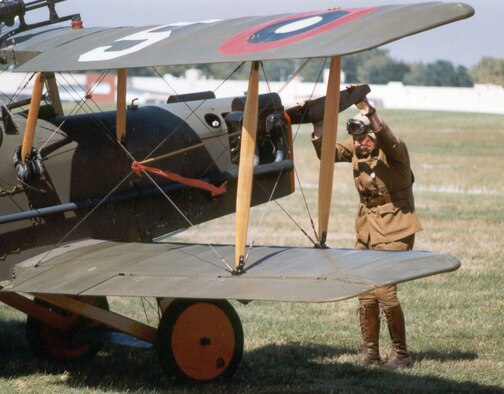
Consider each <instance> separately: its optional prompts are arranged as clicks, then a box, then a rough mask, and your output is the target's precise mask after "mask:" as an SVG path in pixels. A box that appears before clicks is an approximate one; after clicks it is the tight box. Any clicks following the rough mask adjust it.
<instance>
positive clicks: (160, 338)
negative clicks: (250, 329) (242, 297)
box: [156, 299, 243, 382]
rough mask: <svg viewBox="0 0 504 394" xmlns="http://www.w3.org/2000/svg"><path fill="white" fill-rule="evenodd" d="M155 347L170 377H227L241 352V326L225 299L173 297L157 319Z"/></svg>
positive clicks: (207, 379)
mask: <svg viewBox="0 0 504 394" xmlns="http://www.w3.org/2000/svg"><path fill="white" fill-rule="evenodd" d="M156 347H157V352H158V356H159V361H160V362H161V366H162V368H163V370H164V371H165V373H166V374H168V375H169V376H170V377H174V378H176V379H177V380H181V381H192V382H214V381H217V380H219V381H223V380H228V379H230V378H231V377H232V376H233V374H234V373H235V371H236V369H237V368H238V365H239V364H240V361H241V358H242V355H243V328H242V324H241V321H240V318H239V316H238V314H237V313H236V311H235V310H234V308H233V306H232V305H231V304H230V303H229V302H228V301H226V300H191V299H176V300H175V301H173V302H172V303H171V304H170V305H169V306H168V308H167V309H166V311H165V312H164V314H163V316H162V318H161V321H160V323H159V327H158V333H157V345H156Z"/></svg>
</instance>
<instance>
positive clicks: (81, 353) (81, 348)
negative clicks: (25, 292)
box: [26, 297, 109, 363]
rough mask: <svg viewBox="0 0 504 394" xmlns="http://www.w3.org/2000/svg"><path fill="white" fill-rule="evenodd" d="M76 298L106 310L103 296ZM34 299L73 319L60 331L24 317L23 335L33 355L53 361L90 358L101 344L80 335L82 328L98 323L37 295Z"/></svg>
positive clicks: (89, 328) (88, 327)
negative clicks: (67, 327)
mask: <svg viewBox="0 0 504 394" xmlns="http://www.w3.org/2000/svg"><path fill="white" fill-rule="evenodd" d="M77 298H78V299H79V300H80V301H83V302H87V303H88V304H91V305H94V306H98V307H99V308H101V309H105V310H107V311H108V310H109V305H108V302H107V298H106V297H77ZM34 301H35V302H36V303H37V304H39V305H43V306H45V307H46V308H47V309H49V310H51V311H53V312H58V313H60V314H62V315H64V316H66V317H67V318H70V319H73V323H72V324H71V325H70V328H69V329H67V330H66V331H62V330H58V329H57V328H54V327H52V326H50V325H48V324H47V323H44V322H42V321H40V320H37V319H36V318H34V317H32V316H30V315H28V317H27V319H26V338H27V341H28V345H29V346H30V349H31V351H32V353H33V355H34V356H35V357H37V358H39V359H41V360H47V361H50V362H56V363H61V362H79V361H84V360H88V359H91V358H92V357H94V356H95V355H96V353H98V352H99V351H100V349H101V348H102V347H103V343H101V342H89V341H87V340H86V339H85V338H82V334H83V333H84V332H85V331H90V330H93V329H94V328H96V327H98V323H96V322H94V321H92V320H89V319H86V318H84V317H80V316H77V315H75V314H73V313H71V312H68V311H65V310H63V309H61V308H58V307H55V306H53V305H51V304H49V303H47V302H45V301H42V300H40V299H38V298H35V299H34Z"/></svg>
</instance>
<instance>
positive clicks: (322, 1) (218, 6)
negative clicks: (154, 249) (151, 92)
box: [27, 0, 504, 67]
mask: <svg viewBox="0 0 504 394" xmlns="http://www.w3.org/2000/svg"><path fill="white" fill-rule="evenodd" d="M447 2H453V1H447ZM463 2H464V3H466V4H469V5H471V6H472V7H473V8H474V9H475V11H476V14H475V15H474V16H473V17H472V18H469V19H465V20H462V21H458V22H455V23H452V24H449V25H446V26H441V27H438V28H436V29H433V30H431V31H427V32H423V33H420V34H418V35H415V36H412V37H406V38H403V39H401V40H399V41H397V42H394V43H391V44H388V45H386V46H384V47H383V48H386V49H388V50H389V51H390V54H391V56H392V57H393V58H394V59H395V60H398V61H405V62H424V63H431V62H433V61H435V60H448V61H451V62H453V63H454V64H455V65H459V64H460V65H463V66H466V67H470V66H473V65H475V64H476V63H478V62H479V60H480V59H481V57H482V56H491V57H496V58H504V43H503V42H504V23H503V22H502V19H503V18H504V0H465V1H463ZM413 3H419V2H418V1H412V0H386V1H383V0H252V1H250V0H248V1H243V0H67V1H65V2H62V3H58V4H57V5H56V10H57V11H58V14H59V15H60V16H63V15H66V14H71V13H77V12H79V13H80V14H81V16H82V19H83V21H84V26H85V27H92V26H144V25H151V24H167V23H172V22H181V21H198V20H208V19H226V18H236V17H240V16H252V15H269V14H271V15H274V14H281V13H289V12H301V11H310V10H311V11H315V10H322V9H327V8H334V7H359V6H376V5H385V4H413ZM39 11H40V10H39ZM27 19H28V17H27Z"/></svg>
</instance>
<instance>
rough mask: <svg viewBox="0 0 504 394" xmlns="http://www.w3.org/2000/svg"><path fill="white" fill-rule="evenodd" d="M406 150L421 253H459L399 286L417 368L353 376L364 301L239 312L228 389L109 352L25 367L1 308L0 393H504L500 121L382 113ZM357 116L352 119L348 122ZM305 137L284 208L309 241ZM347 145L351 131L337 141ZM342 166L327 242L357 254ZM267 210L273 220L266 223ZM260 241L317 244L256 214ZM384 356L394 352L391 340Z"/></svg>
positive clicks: (123, 352) (149, 354)
mask: <svg viewBox="0 0 504 394" xmlns="http://www.w3.org/2000/svg"><path fill="white" fill-rule="evenodd" d="M381 113H382V115H383V117H384V119H385V120H386V121H387V122H388V123H389V124H390V125H391V127H392V128H393V129H394V130H395V131H396V132H397V134H399V135H400V136H401V137H403V138H404V139H405V140H406V142H407V144H408V146H409V148H410V154H411V157H412V162H413V171H414V172H415V177H416V182H415V185H414V190H415V199H416V204H417V211H418V213H419V216H420V218H421V220H422V223H423V226H424V228H425V230H424V231H423V232H421V233H419V234H418V235H417V242H416V249H419V250H432V251H436V252H443V253H450V254H454V255H456V256H458V257H459V258H460V259H461V260H462V262H463V265H462V268H461V269H459V270H458V271H456V272H455V273H449V274H442V275H438V276H434V277H430V278H425V279H420V280H417V281H413V282H408V283H405V284H402V285H400V286H399V295H400V298H401V301H402V304H403V308H404V310H405V315H406V321H407V335H408V345H409V348H410V350H411V352H412V355H413V357H414V359H415V361H416V363H415V365H414V366H413V367H412V368H410V369H407V370H401V371H396V372H386V371H383V370H381V369H379V368H362V367H359V366H357V365H356V361H357V359H358V354H359V352H360V346H361V345H360V343H361V342H360V332H359V329H358V320H357V315H356V305H357V301H356V300H355V299H354V300H347V301H343V302H339V303H327V304H296V303H271V302H252V303H250V304H248V305H242V304H239V303H237V302H234V303H233V305H234V306H235V307H236V309H237V311H238V313H239V315H240V317H241V319H242V323H243V327H244V332H245V353H244V356H243V360H242V363H241V365H240V367H239V369H238V371H237V373H236V374H235V376H234V377H233V379H232V380H231V381H230V382H227V383H223V384H219V385H206V386H179V385H175V384H174V383H173V382H172V381H171V380H169V379H167V378H166V377H164V376H163V373H162V371H161V368H160V367H159V365H158V362H157V357H156V353H155V352H154V351H151V350H141V349H131V348H124V347H118V346H112V345H107V346H105V347H104V349H103V350H102V351H101V352H100V353H99V354H98V356H97V357H96V358H95V359H93V360H92V362H89V363H87V364H84V365H80V366H73V367H72V366H52V365H49V364H45V363H40V362H38V361H35V360H33V359H32V358H31V355H30V352H29V349H28V347H27V344H26V341H25V338H24V316H23V315H21V314H20V313H18V312H16V311H13V310H12V309H10V308H8V307H6V306H3V305H2V306H0V335H1V337H0V338H1V343H0V346H1V348H0V392H11V393H17V392H19V393H21V392H23V393H30V392H33V393H41V392H47V393H49V392H50V393H96V392H99V393H102V392H103V393H104V392H212V393H228V392H239V393H257V392H265V393H270V392H282V393H307V392H310V393H314V392H323V393H330V392H335V393H336V392H338V393H340V392H343V393H369V392H371V393H372V392H377V393H378V392H413V393H427V392H429V393H431V392H453V393H455V392H457V393H458V392H466V393H473V392H485V393H487V392H495V393H498V392H504V323H503V321H502V316H503V315H504V296H503V294H504V286H503V283H504V269H503V268H502V265H503V264H504V204H503V201H504V181H503V176H502V165H503V163H504V162H503V159H502V142H503V141H504V117H503V116H496V115H484V114H458V113H444V112H428V111H407V112H406V111H382V112H381ZM349 115H350V112H346V113H344V114H343V116H342V120H341V123H343V120H344V119H346V117H348V116H349ZM309 132H310V131H309V130H308V129H307V128H304V129H301V130H299V132H298V133H297V135H296V141H295V146H296V152H295V155H296V157H295V159H296V163H297V171H298V174H299V178H300V179H301V186H302V189H303V193H301V192H300V188H299V187H298V190H297V192H296V193H295V194H294V195H292V196H289V197H287V198H285V199H283V200H281V201H280V203H281V204H282V206H283V207H284V208H285V209H286V210H287V211H288V212H289V213H290V214H291V215H292V217H293V218H294V219H295V220H296V222H297V223H298V224H299V225H300V226H301V227H303V228H304V229H305V230H307V231H308V232H309V231H310V221H309V218H308V215H307V212H306V209H305V203H304V200H303V198H302V194H304V196H305V198H306V201H307V205H308V207H309V209H310V213H311V215H312V216H313V217H314V218H316V201H317V194H316V182H317V178H318V175H317V168H318V160H317V159H316V156H315V154H314V153H313V150H312V147H311V144H310V142H309ZM339 137H341V138H343V137H344V133H343V132H341V134H340V136H339ZM352 182H353V181H352V175H351V170H350V168H349V167H348V165H345V164H338V165H337V166H336V170H335V184H334V197H333V205H332V215H331V226H330V232H329V240H328V244H329V245H330V246H332V247H352V246H353V221H354V215H355V209H356V205H357V195H356V192H355V190H354V189H353V185H352ZM264 209H266V214H265V215H264V220H262V223H260V222H261V219H260V218H261V217H262V216H263V213H264ZM233 232H234V217H233V216H230V217H226V218H223V219H220V220H218V221H214V222H212V223H207V224H205V225H202V226H200V227H199V230H198V231H194V230H190V231H188V232H186V233H184V234H182V235H180V236H179V237H178V238H177V239H179V240H190V241H198V242H233ZM249 235H250V238H251V240H252V239H254V242H255V244H291V245H303V246H307V245H309V241H308V240H307V239H306V237H305V236H304V235H303V234H302V233H301V232H300V231H299V229H298V228H297V226H296V225H294V224H293V223H292V222H291V220H290V219H288V218H286V216H285V215H283V214H282V213H281V212H280V210H279V209H278V208H277V207H276V205H275V204H274V203H273V204H270V205H268V206H267V207H264V206H261V207H256V208H254V209H253V214H252V221H251V228H250V231H249ZM110 302H111V305H112V307H113V308H114V309H118V310H123V311H125V312H126V313H128V314H129V315H132V316H135V317H136V318H138V319H141V320H144V321H146V319H147V318H148V321H149V322H150V323H151V324H154V325H155V324H156V319H157V316H156V313H155V311H153V310H152V308H149V307H148V306H147V307H146V310H147V317H146V316H145V314H144V305H143V304H142V303H141V301H140V300H135V299H116V298H114V299H111V300H110ZM381 339H382V340H381V350H382V353H383V354H386V352H387V351H388V349H389V345H390V342H389V339H388V335H387V333H386V332H385V329H384V330H383V332H382V335H381Z"/></svg>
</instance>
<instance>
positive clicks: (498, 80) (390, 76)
mask: <svg viewBox="0 0 504 394" xmlns="http://www.w3.org/2000/svg"><path fill="white" fill-rule="evenodd" d="M328 67H329V64H328V62H327V60H325V59H310V60H304V59H289V60H278V61H269V62H264V64H263V71H262V73H261V78H262V79H263V80H269V81H286V80H288V79H289V78H291V77H292V76H293V75H299V77H301V78H302V80H303V81H305V82H317V81H320V80H321V76H322V74H323V70H324V69H325V68H328ZM189 68H197V69H199V70H200V71H201V72H202V74H203V75H205V76H206V77H207V78H215V79H247V78H248V72H249V70H248V67H240V64H239V63H220V64H199V65H183V66H169V67H157V68H156V69H155V70H153V69H138V70H136V72H134V71H133V70H132V74H136V75H145V76H146V75H156V74H161V75H162V74H167V73H168V74H172V75H174V76H176V77H179V76H182V75H184V73H185V71H186V70H187V69H189ZM342 70H343V72H344V73H345V82H346V83H370V84H387V83H388V82H391V81H394V82H402V83H404V84H405V85H417V86H457V87H471V86H473V85H474V84H475V83H477V84H487V83H488V84H494V85H501V86H504V58H502V59H500V58H499V59H496V58H492V57H483V58H481V60H480V61H479V62H478V64H476V65H475V66H473V67H471V68H469V69H468V68H467V67H464V66H460V65H454V64H453V63H451V62H449V61H446V60H437V61H435V62H433V63H427V64H424V63H412V64H408V63H405V62H402V61H396V60H394V59H392V58H391V57H390V54H389V51H388V50H386V49H373V50H370V51H366V52H360V53H357V54H354V55H349V56H344V57H343V58H342Z"/></svg>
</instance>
